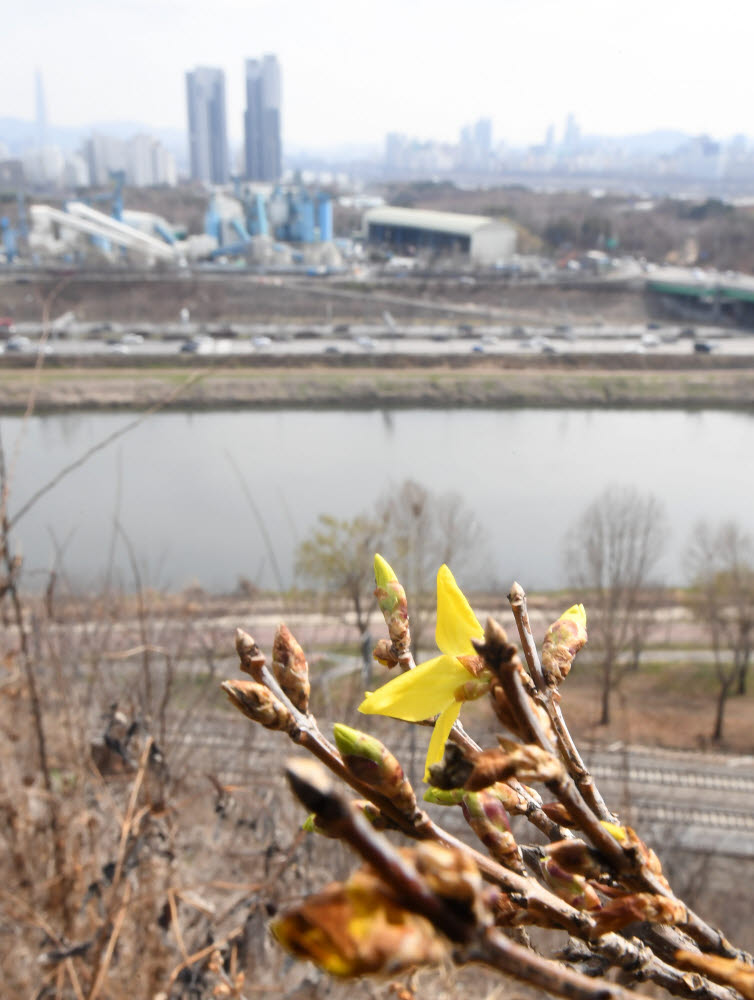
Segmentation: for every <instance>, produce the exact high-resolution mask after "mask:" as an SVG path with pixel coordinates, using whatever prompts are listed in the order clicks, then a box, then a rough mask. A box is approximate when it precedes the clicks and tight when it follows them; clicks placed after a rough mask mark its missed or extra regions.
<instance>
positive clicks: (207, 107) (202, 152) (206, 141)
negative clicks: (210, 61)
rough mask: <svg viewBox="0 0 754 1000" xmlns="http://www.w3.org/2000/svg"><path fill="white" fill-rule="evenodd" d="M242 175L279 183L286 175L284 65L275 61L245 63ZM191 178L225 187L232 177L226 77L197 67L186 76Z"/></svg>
mask: <svg viewBox="0 0 754 1000" xmlns="http://www.w3.org/2000/svg"><path fill="white" fill-rule="evenodd" d="M245 69H246V73H245V76H246V111H245V113H244V161H243V173H244V176H245V178H246V180H250V181H277V180H278V179H279V178H280V175H281V173H282V160H283V156H282V146H281V142H280V103H281V102H280V65H279V63H278V61H277V57H276V56H272V55H266V56H263V57H262V58H261V59H247V60H246V66H245ZM186 99H187V105H188V125H189V153H190V157H191V177H192V178H193V179H194V180H200V181H208V182H209V183H211V184H224V183H225V182H226V181H227V180H228V179H229V177H230V167H229V160H228V130H227V122H226V115H225V73H224V72H223V70H221V69H212V68H209V67H203V66H200V67H197V69H195V70H192V71H191V72H189V73H187V74H186Z"/></svg>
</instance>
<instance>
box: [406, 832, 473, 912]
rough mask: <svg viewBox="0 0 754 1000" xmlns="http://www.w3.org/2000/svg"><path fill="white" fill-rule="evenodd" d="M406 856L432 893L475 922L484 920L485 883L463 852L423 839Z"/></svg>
mask: <svg viewBox="0 0 754 1000" xmlns="http://www.w3.org/2000/svg"><path fill="white" fill-rule="evenodd" d="M406 853H407V854H409V855H410V856H411V857H412V858H413V862H414V865H415V867H416V870H417V872H418V873H419V874H420V875H421V876H422V878H423V880H424V882H426V884H427V887H428V888H429V889H431V890H432V892H434V893H435V894H436V895H437V896H441V897H442V898H443V899H447V900H450V901H452V902H453V903H455V904H461V905H463V906H466V907H467V908H468V909H469V911H470V913H472V914H473V918H474V920H475V922H477V923H481V922H485V921H486V920H487V914H486V912H485V907H484V905H483V899H484V882H483V881H482V876H481V874H480V872H479V869H478V868H477V866H476V863H475V862H474V860H473V859H472V858H471V857H470V856H469V854H468V853H467V852H466V851H463V850H460V849H458V848H453V847H445V846H443V845H441V844H437V843H434V842H433V841H431V840H425V841H422V842H420V843H419V844H418V845H417V846H416V847H413V848H409V850H408V851H407V852H406Z"/></svg>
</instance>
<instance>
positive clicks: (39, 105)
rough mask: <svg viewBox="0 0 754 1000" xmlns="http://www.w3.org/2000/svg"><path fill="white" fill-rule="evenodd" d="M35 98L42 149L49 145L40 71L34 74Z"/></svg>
mask: <svg viewBox="0 0 754 1000" xmlns="http://www.w3.org/2000/svg"><path fill="white" fill-rule="evenodd" d="M34 98H35V100H34V103H35V105H36V112H37V146H39V148H40V149H41V148H42V147H43V146H46V145H47V104H46V102H45V88H44V83H43V82H42V73H41V72H40V70H37V71H36V73H35V74H34Z"/></svg>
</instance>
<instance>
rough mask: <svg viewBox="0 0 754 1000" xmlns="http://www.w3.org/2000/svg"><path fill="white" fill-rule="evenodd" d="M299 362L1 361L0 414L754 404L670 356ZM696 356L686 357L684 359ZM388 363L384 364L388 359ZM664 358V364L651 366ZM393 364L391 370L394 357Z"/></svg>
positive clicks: (734, 375) (747, 371)
mask: <svg viewBox="0 0 754 1000" xmlns="http://www.w3.org/2000/svg"><path fill="white" fill-rule="evenodd" d="M302 360H304V361H305V360H306V359H300V358H299V359H297V363H296V364H290V363H280V362H279V360H278V359H274V360H273V359H270V358H267V359H265V361H264V363H261V364H260V363H255V364H253V365H239V364H237V363H230V364H227V363H226V364H217V363H214V362H212V361H208V362H207V363H206V364H201V363H198V362H197V361H196V360H193V361H191V362H190V363H185V364H176V363H174V362H172V363H161V364H154V363H145V364H142V365H140V366H136V365H133V363H129V364H127V365H125V364H117V365H113V364H108V365H107V366H104V365H102V364H101V363H93V364H90V365H87V366H82V365H75V366H73V365H72V366H62V365H61V366H55V367H52V366H50V365H45V366H44V367H43V368H42V369H41V370H40V371H35V370H34V369H33V368H31V367H17V366H13V367H4V368H2V369H0V412H2V413H6V414H15V413H22V412H24V411H25V410H26V408H27V405H28V402H29V398H30V394H31V393H32V392H33V393H34V396H35V402H34V409H35V411H36V412H38V413H51V412H60V411H66V410H142V409H148V408H150V407H154V406H160V405H165V406H166V407H168V408H173V409H183V410H208V409H242V408H249V409H252V408H286V409H294V408H352V409H380V408H433V407H444V408H506V407H585V406H586V407H589V406H595V407H675V408H684V409H688V408H700V409H701V408H739V409H749V408H751V407H752V405H754V367H750V366H749V364H748V363H746V364H741V363H740V362H741V361H742V360H743V359H735V360H736V364H735V365H733V364H731V365H730V366H728V365H725V366H723V365H721V364H715V363H711V362H714V361H719V360H720V359H702V363H694V364H690V365H689V364H683V365H681V364H679V362H678V359H676V358H674V359H668V358H665V359H663V358H662V357H657V358H652V359H651V360H650V359H647V358H644V357H639V358H638V359H637V360H635V361H632V360H631V359H628V360H627V359H625V358H623V357H619V358H614V359H603V360H600V359H594V358H592V359H588V360H585V361H584V362H575V363H574V362H573V361H571V362H570V363H568V364H563V363H562V362H559V361H557V360H555V361H550V360H548V359H532V360H531V361H527V363H525V365H522V364H521V363H520V362H521V361H522V359H520V358H519V359H516V363H515V364H512V363H511V360H510V359H500V358H484V359H480V360H478V361H477V360H471V359H465V363H464V364H463V365H459V364H458V363H457V362H454V363H452V364H451V363H448V362H447V361H433V360H432V359H429V360H428V359H427V358H422V359H420V363H417V361H416V359H412V358H410V357H401V358H400V359H398V360H396V359H391V360H390V361H389V362H387V359H380V361H379V362H377V361H375V360H374V359H369V360H368V361H364V360H355V359H353V360H350V361H349V362H348V363H346V364H340V363H339V364H332V363H323V361H322V359H321V358H320V359H314V358H312V359H310V361H309V363H304V364H302V363H301V361H302ZM689 360H691V361H696V359H689ZM386 362H387V363H386ZM661 362H664V363H661ZM398 364H400V367H398V366H397V365H398Z"/></svg>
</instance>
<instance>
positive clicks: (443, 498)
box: [296, 480, 478, 680]
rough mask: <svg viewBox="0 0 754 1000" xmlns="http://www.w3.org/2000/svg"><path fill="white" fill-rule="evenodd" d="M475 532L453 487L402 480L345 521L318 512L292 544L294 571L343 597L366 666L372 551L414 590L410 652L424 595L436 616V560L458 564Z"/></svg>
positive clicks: (422, 618) (422, 621) (422, 628)
mask: <svg viewBox="0 0 754 1000" xmlns="http://www.w3.org/2000/svg"><path fill="white" fill-rule="evenodd" d="M477 534H478V524H477V521H476V519H475V517H474V515H473V514H472V512H471V511H470V510H469V509H468V507H467V506H466V505H465V503H464V500H463V498H462V497H461V496H460V495H459V494H457V493H445V494H441V495H438V494H435V493H432V492H431V491H430V490H428V489H427V488H426V487H424V486H422V485H420V484H419V483H417V482H414V481H413V480H406V481H405V482H404V483H402V484H401V485H400V486H398V487H396V488H395V489H393V490H390V491H389V492H387V493H385V494H384V495H383V496H382V497H381V498H380V499H379V500H378V501H377V503H376V504H375V507H374V509H373V511H372V512H370V513H368V514H361V515H359V516H358V517H354V518H351V519H350V520H339V519H338V518H335V517H332V516H330V515H329V514H321V515H320V517H319V518H318V520H317V523H316V526H315V527H314V529H313V531H312V533H311V534H310V536H309V537H308V538H306V539H305V540H304V541H303V542H302V543H301V544H300V545H299V547H298V550H297V552H296V572H297V573H298V574H299V575H300V576H301V578H302V579H304V580H306V581H308V582H310V583H312V584H314V585H316V586H317V587H320V586H321V587H326V588H327V589H328V591H329V592H330V593H334V594H337V595H339V596H340V597H344V598H346V600H347V601H348V602H349V604H350V605H351V607H352V608H353V610H354V612H355V615H356V627H357V628H358V630H359V635H360V637H361V641H362V652H363V655H364V667H365V672H368V669H369V667H370V666H371V661H372V656H371V654H372V650H371V641H370V639H369V632H368V624H369V614H370V612H371V610H372V608H373V606H374V598H373V592H374V575H373V571H372V560H373V557H374V553H375V552H377V551H380V550H381V551H382V553H383V555H384V556H385V558H386V559H387V560H388V561H389V562H390V563H391V564H392V565H393V567H394V568H395V570H396V572H397V573H398V576H399V577H400V580H401V583H403V585H404V586H405V587H406V589H407V590H410V591H411V593H412V594H414V595H416V599H415V600H414V601H413V602H412V605H411V609H410V610H411V636H412V642H413V648H414V651H415V652H416V650H417V649H418V648H419V644H420V642H421V637H422V634H423V633H426V625H427V622H428V621H429V619H430V617H431V616H430V614H429V613H428V609H426V608H425V607H424V605H425V604H427V603H428V602H429V603H430V604H431V606H432V612H431V615H432V616H433V615H434V596H433V595H434V591H435V577H436V575H437V570H438V567H439V566H440V564H441V563H443V562H446V563H450V564H451V565H452V566H453V567H454V568H456V569H457V568H458V567H459V566H461V565H462V564H463V560H464V559H465V557H466V556H467V554H468V553H469V552H471V551H472V549H473V545H474V542H475V540H476V538H477ZM430 595H431V599H430ZM367 680H368V677H367Z"/></svg>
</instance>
